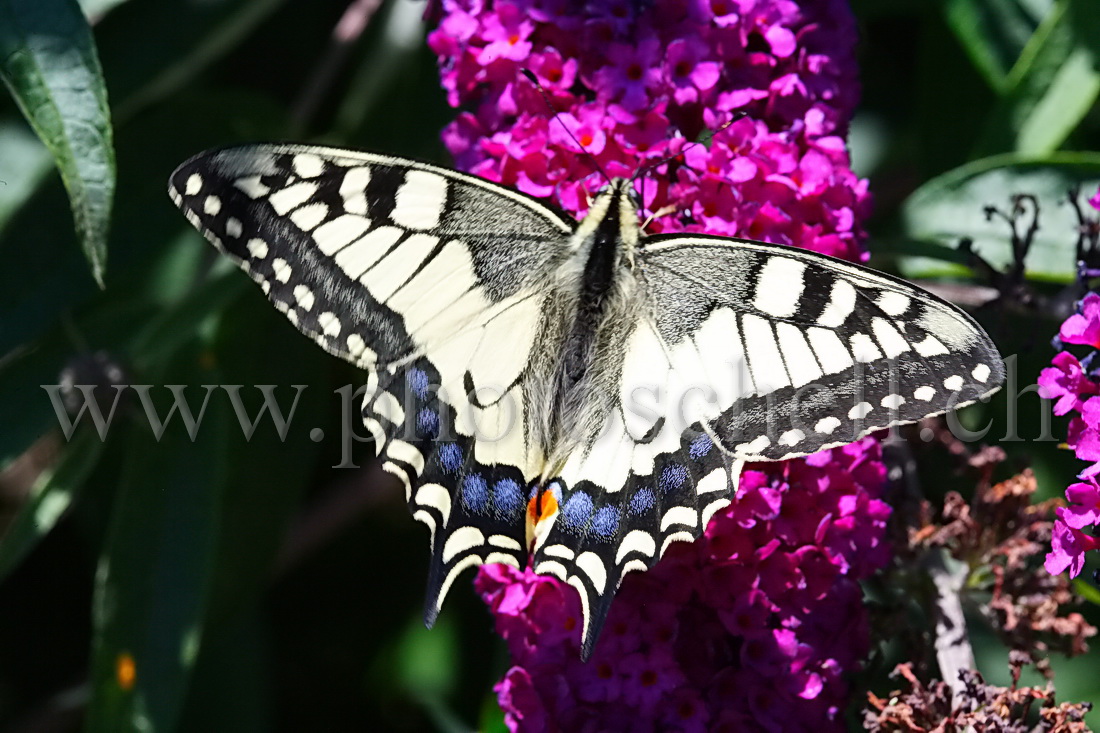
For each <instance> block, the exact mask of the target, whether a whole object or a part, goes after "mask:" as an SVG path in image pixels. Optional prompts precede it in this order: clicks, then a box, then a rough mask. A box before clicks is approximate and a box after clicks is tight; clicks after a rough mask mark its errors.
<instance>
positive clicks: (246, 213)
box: [169, 144, 1004, 658]
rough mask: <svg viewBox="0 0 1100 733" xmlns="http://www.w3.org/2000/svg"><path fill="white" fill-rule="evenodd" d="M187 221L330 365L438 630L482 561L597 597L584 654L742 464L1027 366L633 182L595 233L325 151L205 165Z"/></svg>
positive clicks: (192, 182) (448, 175) (518, 204)
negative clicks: (349, 379) (660, 213)
mask: <svg viewBox="0 0 1100 733" xmlns="http://www.w3.org/2000/svg"><path fill="white" fill-rule="evenodd" d="M169 191H170V194H171V197H172V199H173V200H174V201H175V203H176V204H177V205H178V206H179V207H180V209H182V210H183V212H184V214H185V215H186V217H187V218H188V219H189V220H190V221H191V223H192V224H193V225H194V226H195V227H196V228H198V229H199V230H200V231H201V232H202V233H203V234H204V235H205V236H206V238H207V239H209V240H210V241H211V242H213V244H214V245H215V246H216V247H217V248H218V249H219V250H221V251H222V252H224V253H225V254H227V255H228V256H229V257H231V258H232V259H233V260H234V261H235V262H236V263H237V264H238V265H239V266H240V267H241V268H242V269H243V270H245V271H246V272H247V273H248V274H249V275H250V276H251V277H252V279H253V280H255V281H256V282H257V283H258V284H259V285H260V287H261V288H262V290H263V292H264V293H265V294H266V295H267V297H268V298H269V299H270V300H271V302H272V303H273V304H274V305H275V307H276V308H277V309H278V310H280V311H281V312H283V313H284V314H285V315H286V317H287V318H289V319H290V321H291V322H292V323H293V324H294V325H295V326H297V328H298V329H299V330H301V331H302V332H303V333H304V334H306V335H307V336H309V337H310V338H312V339H313V340H314V341H316V342H317V343H318V344H319V345H320V346H321V347H322V348H324V349H325V350H327V351H328V352H330V353H332V354H334V355H336V356H338V357H340V358H342V359H345V360H347V361H349V362H351V363H352V364H354V365H356V366H358V367H360V368H362V369H364V370H365V371H366V373H367V385H366V386H367V395H366V397H365V398H364V401H363V408H362V411H363V423H364V425H365V428H366V430H367V431H368V432H369V433H370V434H371V435H372V436H373V438H374V448H375V450H376V451H377V453H378V455H379V456H380V459H381V462H382V467H383V468H384V469H385V470H386V471H388V472H390V473H391V474H393V475H395V476H396V477H397V478H398V479H399V480H400V481H401V483H402V484H403V485H404V489H405V498H406V500H407V502H408V506H409V510H410V511H411V512H412V515H413V517H414V518H415V519H417V520H419V521H421V522H423V523H424V524H425V525H427V527H428V529H429V531H430V533H431V563H430V569H429V574H428V592H427V600H426V611H425V621H426V623H427V624H428V625H429V626H430V625H431V624H432V623H433V622H434V620H435V618H436V615H437V614H438V612H439V608H440V605H441V604H442V602H443V599H444V597H445V596H446V594H447V591H448V589H449V588H450V587H451V585H452V584H453V583H454V581H455V578H456V577H457V576H458V575H459V574H460V573H462V571H463V570H465V569H467V568H470V567H474V566H478V565H482V564H486V563H505V564H508V565H512V566H515V567H524V565H525V564H526V563H527V562H528V561H529V560H530V563H531V565H532V567H533V569H534V571H535V572H536V573H539V574H542V575H551V576H555V577H557V578H559V579H560V580H561V581H563V582H565V583H568V584H569V585H570V586H572V587H574V588H576V590H577V592H578V594H579V596H580V600H581V607H582V611H583V620H582V624H581V627H582V629H581V639H582V645H581V653H582V656H583V657H584V658H587V657H588V655H589V654H590V653H591V651H592V647H593V645H594V643H595V640H596V638H597V636H598V634H599V630H600V628H601V626H602V624H603V622H604V619H605V618H606V616H607V612H608V609H609V606H610V604H611V601H612V599H613V598H614V595H615V592H616V590H617V588H618V587H619V584H620V583H621V581H622V579H623V577H624V576H625V575H627V574H628V573H630V572H632V571H645V570H647V569H649V568H650V567H652V566H653V565H654V564H655V563H656V562H657V561H658V560H659V559H660V557H661V556H662V555H663V554H664V552H665V551H666V550H667V549H668V547H669V545H670V544H672V543H674V542H678V541H687V542H690V541H692V540H694V539H696V538H697V537H699V535H700V534H702V532H703V531H704V529H705V528H706V526H707V523H708V521H709V520H710V518H711V517H712V516H713V515H714V514H715V512H717V511H719V510H720V509H722V508H723V507H725V506H727V505H728V504H729V503H730V501H731V498H732V497H733V495H734V493H735V491H736V487H737V481H738V476H739V474H740V470H741V466H742V464H743V463H745V462H746V461H780V460H785V459H789V458H794V457H797V456H804V455H807V454H810V453H814V452H816V451H820V450H824V449H826V448H830V447H834V446H838V445H843V444H845V443H849V442H852V441H854V440H857V439H858V438H860V437H862V436H864V435H867V434H868V433H871V432H873V431H876V430H881V429H883V428H888V427H891V426H894V425H899V424H902V423H910V422H914V421H917V420H920V419H922V418H925V417H928V416H931V415H937V414H940V413H943V412H945V411H948V410H951V409H956V408H958V407H962V406H964V405H967V404H970V403H971V402H974V401H976V400H979V399H985V397H986V396H987V395H989V394H990V393H992V392H994V391H996V389H998V388H999V386H1000V385H1001V383H1002V382H1003V381H1004V367H1003V363H1002V360H1001V357H1000V355H999V354H998V352H997V349H996V347H995V346H994V345H993V343H992V342H991V341H990V339H989V337H988V336H987V335H986V334H985V333H984V332H983V331H982V329H981V327H980V326H978V324H977V323H975V322H974V321H973V320H972V319H971V318H970V317H969V316H967V315H966V314H965V313H963V312H962V311H961V310H959V309H957V308H955V307H954V306H952V305H950V304H948V303H946V302H944V301H942V300H940V299H938V298H936V297H935V296H933V295H931V294H929V293H927V292H925V291H923V290H920V289H918V288H916V287H914V286H913V285H910V284H909V283H906V282H904V281H902V280H899V279H897V278H894V277H891V276H888V275H885V274H882V273H879V272H876V271H874V270H872V269H870V268H867V267H863V266H860V265H856V264H852V263H849V262H845V261H842V260H838V259H834V258H830V257H827V256H824V255H820V254H816V253H813V252H809V251H805V250H801V249H797V248H794V247H789V246H782V245H774V244H766V243H763V242H756V241H751V240H745V239H732V238H727V237H716V236H706V235H701V234H657V235H652V236H647V235H646V234H644V232H643V231H642V229H641V227H640V225H639V204H638V200H637V195H636V192H635V189H634V185H633V183H632V182H631V181H627V180H621V179H617V180H612V181H611V182H610V183H609V184H608V185H607V186H606V187H605V188H604V189H603V190H601V191H600V192H599V193H598V194H597V195H596V196H595V198H594V199H593V201H592V202H591V206H590V208H589V211H588V213H587V215H586V216H585V217H584V218H583V219H582V220H581V221H579V222H578V221H576V220H575V219H574V218H573V217H570V216H568V215H566V214H563V213H561V212H559V211H557V210H556V209H554V208H553V207H551V206H548V205H547V204H545V203H543V202H541V201H539V200H537V199H534V198H532V197H529V196H527V195H524V194H522V193H518V192H516V191H513V190H511V189H509V188H506V187H504V186H501V185H497V184H495V183H491V182H488V181H485V180H482V179H480V178H477V177H475V176H471V175H466V174H464V173H460V172H457V171H453V170H449V169H446V168H443V167H437V166H434V165H429V164H426V163H420V162H416V161H413V160H406V159H402V158H394V157H387V156H384V155H376V154H373V153H366V152H358V151H353V150H343V149H336V148H326V147H316V146H307V145H279V144H271V145H263V144H254V145H244V146H239V147H231V148H226V149H221V150H214V151H208V152H205V153H201V154H199V155H197V156H195V157H193V158H191V159H190V160H188V161H187V162H185V163H183V164H182V165H181V166H180V167H179V168H178V169H177V170H176V171H175V172H174V173H173V174H172V176H171V181H170V187H169Z"/></svg>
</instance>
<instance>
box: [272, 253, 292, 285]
mask: <svg viewBox="0 0 1100 733" xmlns="http://www.w3.org/2000/svg"><path fill="white" fill-rule="evenodd" d="M271 268H272V269H273V270H274V271H275V279H276V280H278V281H279V282H281V283H286V282H290V276H291V275H292V274H294V271H293V270H291V269H290V263H288V262H287V261H286V260H284V259H283V258H282V257H276V258H275V259H274V260H272V262H271Z"/></svg>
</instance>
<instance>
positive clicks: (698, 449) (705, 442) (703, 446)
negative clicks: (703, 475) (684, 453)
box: [688, 433, 714, 459]
mask: <svg viewBox="0 0 1100 733" xmlns="http://www.w3.org/2000/svg"><path fill="white" fill-rule="evenodd" d="M713 447H714V441H713V440H711V439H710V436H709V435H707V434H706V433H702V434H701V435H699V436H697V437H696V438H695V440H693V441H691V446H690V447H688V455H690V456H691V457H692V458H695V459H699V458H702V457H703V456H705V455H706V454H707V453H710V449H711V448H713Z"/></svg>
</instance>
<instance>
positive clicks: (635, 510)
mask: <svg viewBox="0 0 1100 733" xmlns="http://www.w3.org/2000/svg"><path fill="white" fill-rule="evenodd" d="M655 503H656V499H655V497H654V496H653V489H651V488H649V487H648V486H643V487H642V488H640V489H638V491H637V493H635V494H634V496H633V497H631V499H630V508H629V509H628V510H627V511H629V512H630V514H631V515H632V516H638V515H639V514H645V513H646V512H648V511H649V510H650V509H652V508H653V505H654V504H655Z"/></svg>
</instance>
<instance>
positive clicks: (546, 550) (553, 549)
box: [542, 545, 575, 560]
mask: <svg viewBox="0 0 1100 733" xmlns="http://www.w3.org/2000/svg"><path fill="white" fill-rule="evenodd" d="M542 554H544V555H550V556H551V557H560V558H563V559H565V560H572V559H573V556H574V554H575V553H574V552H573V551H572V550H571V549H569V548H568V547H566V546H565V545H547V546H546V547H543V548H542Z"/></svg>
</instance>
